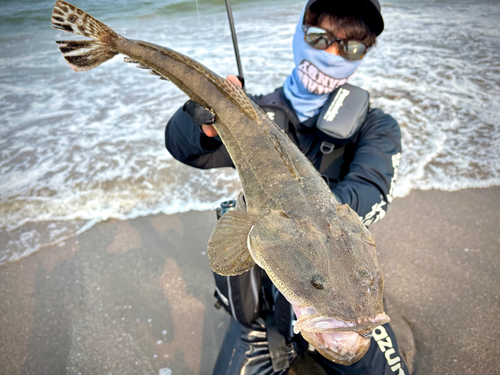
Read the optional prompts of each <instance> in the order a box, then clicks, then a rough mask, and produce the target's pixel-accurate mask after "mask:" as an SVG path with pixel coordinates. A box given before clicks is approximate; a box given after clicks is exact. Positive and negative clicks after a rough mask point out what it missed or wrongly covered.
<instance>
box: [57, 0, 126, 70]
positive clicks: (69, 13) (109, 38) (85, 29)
mask: <svg viewBox="0 0 500 375" xmlns="http://www.w3.org/2000/svg"><path fill="white" fill-rule="evenodd" d="M51 22H52V27H53V28H55V29H59V30H63V31H67V32H70V33H74V34H79V35H83V36H86V37H89V38H92V39H94V40H74V41H58V42H56V43H57V44H58V45H59V49H60V50H61V52H62V54H63V56H64V58H65V59H66V61H67V62H68V63H69V65H70V66H71V68H72V69H73V70H75V71H87V70H90V69H92V68H95V67H97V66H99V65H100V64H102V63H103V62H105V61H108V60H109V59H111V58H112V57H113V56H115V55H117V54H118V51H116V50H115V49H114V48H113V41H114V40H117V39H119V38H121V37H120V35H118V34H117V33H115V32H114V31H113V30H112V29H110V28H109V27H108V26H106V25H105V24H103V23H102V22H101V21H99V20H97V19H95V18H94V17H92V16H91V15H89V14H87V13H85V12H84V11H83V10H81V9H78V8H77V7H75V6H74V5H71V4H69V3H67V2H65V1H56V3H55V5H54V10H53V11H52V19H51Z"/></svg>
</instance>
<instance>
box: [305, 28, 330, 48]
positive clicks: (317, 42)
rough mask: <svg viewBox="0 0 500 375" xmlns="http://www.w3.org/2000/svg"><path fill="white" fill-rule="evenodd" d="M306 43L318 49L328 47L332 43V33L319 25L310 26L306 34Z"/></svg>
mask: <svg viewBox="0 0 500 375" xmlns="http://www.w3.org/2000/svg"><path fill="white" fill-rule="evenodd" d="M305 40H306V43H307V44H309V45H310V46H311V47H313V48H316V49H326V48H328V46H329V45H331V44H332V41H333V40H332V37H331V35H330V34H329V33H328V32H327V31H325V30H323V29H320V28H319V27H314V26H312V27H309V28H308V29H307V31H306V35H305Z"/></svg>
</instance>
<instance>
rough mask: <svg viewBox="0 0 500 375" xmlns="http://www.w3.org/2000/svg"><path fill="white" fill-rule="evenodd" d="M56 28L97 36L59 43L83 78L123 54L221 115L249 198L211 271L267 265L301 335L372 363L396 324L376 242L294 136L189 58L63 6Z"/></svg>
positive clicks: (220, 128)
mask: <svg viewBox="0 0 500 375" xmlns="http://www.w3.org/2000/svg"><path fill="white" fill-rule="evenodd" d="M51 21H52V24H53V27H54V28H56V29H60V30H64V31H68V32H72V33H75V34H80V35H83V36H86V37H90V38H92V39H93V40H85V41H59V42H57V44H59V49H60V50H61V52H62V54H63V55H64V58H65V59H66V61H67V62H68V63H69V65H70V66H71V67H72V68H73V69H74V70H75V71H86V70H89V69H92V68H95V67H97V66H99V65H100V64H102V63H103V62H105V61H107V60H109V59H111V58H112V57H113V56H115V55H117V54H120V53H121V54H123V55H126V56H128V57H126V58H125V61H127V62H133V63H136V64H138V65H139V67H142V68H148V69H150V70H151V71H152V72H153V73H154V74H157V75H159V76H160V77H162V78H165V79H168V80H170V81H171V82H173V83H174V84H175V85H176V86H178V87H179V88H180V89H181V90H182V91H184V92H185V93H186V94H187V95H188V96H189V97H190V98H191V100H193V101H195V102H197V103H199V104H200V105H202V106H204V107H205V108H207V109H210V110H211V111H213V113H214V114H215V116H216V122H215V124H214V127H215V129H216V130H217V132H218V133H219V135H220V137H221V139H222V141H223V142H224V144H225V145H226V148H227V150H228V152H229V154H230V156H231V159H232V160H233V162H234V165H235V166H236V168H237V170H238V173H239V177H240V179H241V183H242V186H243V192H244V199H243V197H242V195H240V197H239V198H238V203H237V209H236V210H234V211H229V212H227V213H226V214H224V216H223V217H222V218H221V219H220V221H219V223H218V224H217V226H216V228H215V229H214V231H213V233H212V235H211V237H210V240H209V244H208V256H209V259H210V267H211V268H212V270H214V271H215V272H217V273H219V274H221V275H238V274H241V273H243V272H245V271H248V270H249V269H250V268H251V267H253V266H254V265H255V264H257V265H259V266H260V267H262V268H263V269H264V270H265V271H266V272H267V274H268V275H269V277H270V278H271V280H272V282H273V283H274V285H276V287H277V288H278V289H279V291H280V292H281V293H282V294H283V295H284V296H285V297H286V299H287V300H288V301H289V302H290V303H291V304H292V306H293V309H294V311H295V314H296V316H297V317H298V320H297V323H296V324H295V326H294V332H295V333H296V334H298V333H299V332H301V334H302V336H303V337H304V338H305V339H306V340H307V341H308V342H309V343H311V344H312V345H313V346H314V347H315V348H316V349H317V350H318V352H320V353H321V354H322V355H323V356H325V357H326V358H328V359H330V360H332V361H334V362H336V363H339V364H343V365H350V364H352V363H354V362H356V361H358V360H359V359H360V358H361V357H363V355H364V354H365V353H366V351H367V350H368V347H369V345H370V340H369V337H370V332H371V331H372V330H373V329H374V328H375V327H376V326H378V325H381V324H384V323H387V322H388V321H389V318H388V316H387V315H386V314H385V313H384V309H383V303H382V293H383V286H384V278H383V275H382V271H381V268H380V265H379V263H378V260H377V256H376V250H375V243H374V241H373V239H372V237H371V235H370V233H369V232H368V230H367V229H366V228H365V227H364V225H363V224H362V222H361V220H360V218H359V216H358V215H357V214H356V213H355V212H354V211H353V210H352V209H351V208H349V206H348V205H347V204H344V205H341V204H340V203H339V202H338V201H337V200H336V198H335V196H334V195H333V194H332V192H331V191H330V189H329V187H328V186H327V184H326V183H325V181H324V180H323V179H322V178H321V176H320V174H319V173H318V171H317V170H316V169H315V168H314V166H313V165H312V164H311V163H310V162H309V160H308V159H307V158H306V157H305V156H304V155H303V154H302V153H301V152H300V151H299V149H298V148H297V147H296V146H295V145H294V144H293V143H292V142H291V141H290V140H289V138H288V137H287V136H286V135H285V134H284V133H283V132H282V131H281V130H280V129H279V128H278V127H277V126H276V124H274V123H273V122H272V121H271V120H270V119H269V118H268V117H267V116H266V114H265V113H264V112H263V111H262V110H260V108H259V107H258V106H257V105H256V104H254V103H253V102H252V101H251V100H250V99H249V98H248V97H247V96H246V95H245V94H244V92H243V91H242V90H241V89H240V88H239V87H237V86H236V85H235V84H233V83H232V82H230V81H228V80H226V79H224V78H221V77H219V76H218V75H217V74H215V73H213V72H212V71H210V70H209V69H207V68H206V67H204V66H203V65H201V64H199V63H198V62H196V61H194V60H192V59H190V58H189V57H186V56H184V55H182V54H180V53H178V52H175V51H173V50H171V49H168V48H165V47H161V46H157V45H154V44H151V43H147V42H143V41H139V40H131V39H126V38H124V37H122V36H121V35H118V34H117V33H115V32H114V31H113V30H111V29H110V28H109V27H108V26H106V25H104V24H103V23H101V22H100V21H98V20H96V19H95V18H93V17H92V16H90V15H88V14H86V13H85V12H83V11H82V10H80V9H78V8H76V7H75V6H73V5H71V4H68V3H66V2H64V1H57V2H56V3H55V6H54V10H53V13H52V20H51Z"/></svg>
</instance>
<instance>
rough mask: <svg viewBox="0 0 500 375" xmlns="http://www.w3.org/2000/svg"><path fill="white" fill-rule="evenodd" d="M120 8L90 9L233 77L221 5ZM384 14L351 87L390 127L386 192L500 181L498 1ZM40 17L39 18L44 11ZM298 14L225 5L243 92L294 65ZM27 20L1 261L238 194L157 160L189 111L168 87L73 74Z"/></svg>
mask: <svg viewBox="0 0 500 375" xmlns="http://www.w3.org/2000/svg"><path fill="white" fill-rule="evenodd" d="M44 4H45V3H44ZM89 4H90V3H89ZM89 4H87V3H85V1H83V2H82V3H81V4H80V3H79V5H80V6H82V8H83V9H85V6H86V5H88V6H89V7H90V5H89ZM131 4H132V3H130V4H129V3H127V4H125V5H124V8H123V10H121V12H122V13H121V14H120V13H117V10H116V7H115V8H113V9H110V7H109V6H108V5H106V4H102V5H100V6H99V7H97V6H95V5H92V7H91V8H92V13H93V15H95V16H97V17H98V18H99V19H101V20H103V21H104V22H106V23H108V24H109V25H110V26H111V27H113V28H114V29H115V30H116V31H117V32H119V33H121V34H123V35H125V36H127V37H130V38H135V39H143V40H147V41H150V42H153V43H157V44H160V45H165V46H169V47H171V48H173V49H175V50H178V51H180V52H182V53H184V54H186V55H188V56H191V57H193V58H194V59H196V60H198V61H200V62H202V63H204V64H205V65H206V66H208V67H209V68H211V69H212V70H214V71H215V72H217V73H218V74H220V75H221V76H226V75H228V74H234V73H235V72H236V71H237V69H236V64H235V59H234V54H233V47H232V44H231V37H230V32H229V28H228V23H227V15H226V13H225V9H224V7H223V5H221V4H217V5H213V4H205V3H203V2H200V3H199V7H200V15H201V23H198V22H196V20H197V13H196V4H195V3H194V2H192V3H191V5H190V4H188V3H186V2H180V1H167V2H166V3H165V4H164V5H162V6H160V5H158V4H154V3H139V2H138V3H137V6H136V7H134V6H133V4H132V5H131ZM390 5H391V6H385V5H384V6H383V14H384V17H385V21H386V30H385V31H384V33H383V34H382V36H381V38H380V40H379V45H378V47H376V48H375V49H374V50H373V51H372V52H370V53H369V54H368V55H367V57H366V59H365V61H363V63H362V65H361V67H360V69H359V70H358V73H357V74H356V75H355V77H354V79H353V80H352V83H353V84H357V85H359V86H361V87H363V88H365V89H367V90H368V91H369V92H370V94H371V101H372V107H377V108H381V109H382V110H384V111H385V112H387V113H390V114H391V115H392V116H393V117H394V118H395V119H396V120H397V121H398V122H399V123H400V125H401V130H402V136H403V153H402V158H401V164H400V170H399V174H398V175H399V181H397V185H396V189H395V195H396V196H399V197H401V196H404V195H406V194H408V193H409V192H410V191H411V190H412V189H415V188H418V189H442V190H457V189H463V188H469V187H488V186H493V185H499V184H500V165H499V160H500V139H499V138H500V131H499V117H498V113H500V95H499V94H500V87H499V86H500V85H499V83H500V70H499V62H498V61H497V57H496V55H495V53H494V51H498V50H499V47H500V29H498V27H497V20H498V18H499V16H500V10H499V8H500V7H499V5H498V4H496V3H495V2H494V1H484V2H474V3H462V4H454V5H453V6H448V5H447V4H446V2H440V3H434V2H425V6H423V5H422V3H419V6H412V5H411V4H408V3H406V2H401V1H399V0H391V1H390ZM35 6H36V7H42V8H43V7H44V6H46V7H47V9H46V13H48V14H50V10H49V8H50V6H51V4H49V3H47V4H45V5H43V4H41V3H40V4H39V3H37V4H36V5H35ZM301 6H302V1H291V0H281V1H277V2H272V3H268V2H264V1H259V2H255V1H252V2H242V3H236V4H233V12H234V18H235V23H236V30H237V32H238V41H239V44H240V54H241V56H242V65H243V69H244V73H245V78H246V81H247V89H248V91H249V92H251V93H255V94H259V93H267V92H271V91H272V90H274V88H276V87H279V86H280V85H282V83H283V81H284V80H285V78H286V76H287V75H288V74H289V73H290V72H291V70H292V69H293V55H292V49H291V41H292V36H293V31H294V29H295V23H296V22H297V20H298V15H299V12H300V9H301ZM1 7H4V8H1ZM190 7H191V8H190ZM0 9H2V12H3V14H9V12H7V11H6V9H7V8H5V5H0ZM37 9H38V8H37ZM7 10H8V9H7ZM171 11H172V12H174V13H171ZM15 12H17V10H16V11H15ZM15 12H14V13H15ZM15 14H17V13H15ZM12 17H14V16H12ZM106 17H108V18H106ZM16 19H18V18H16ZM193 20H195V22H193ZM207 20H209V22H207ZM277 20H279V22H277ZM28 21H29V20H27V21H26V24H20V25H19V26H16V27H12V28H9V29H8V30H7V29H5V33H4V34H5V35H7V37H2V38H1V39H0V50H1V51H2V52H1V55H0V99H1V100H0V123H1V125H2V126H1V127H0V135H1V137H0V173H1V176H2V178H1V180H0V212H1V213H2V215H1V216H0V248H1V250H0V264H1V263H4V262H6V261H9V260H15V259H19V258H20V257H22V256H25V255H28V254H30V253H32V252H33V251H36V250H37V249H39V248H41V247H43V246H47V245H48V244H53V243H57V242H58V241H59V242H60V241H65V240H66V239H68V238H71V237H72V236H75V235H76V234H78V233H81V232H83V231H85V230H87V229H88V228H89V227H91V226H92V225H94V224H95V223H97V222H99V221H102V220H106V219H109V218H118V219H129V218H134V217H138V216H143V215H148V214H156V213H176V212H184V211H188V210H206V209H212V207H213V205H214V203H215V202H218V201H221V200H224V199H227V198H234V197H235V196H236V195H237V193H238V191H239V188H240V185H239V182H238V176H237V173H236V172H235V171H234V170H230V169H222V170H210V171H201V170H196V169H193V168H190V167H187V166H185V165H182V164H180V163H178V162H177V161H175V160H174V159H173V158H172V157H171V156H170V155H169V154H168V152H167V151H166V150H165V148H164V142H163V133H164V126H165V123H166V121H167V119H168V118H169V117H170V116H171V115H172V114H173V113H174V112H175V111H176V110H177V108H179V107H180V106H181V105H182V103H183V102H184V101H185V100H186V96H185V95H184V94H182V93H181V92H180V91H179V90H178V89H177V88H176V87H175V86H173V85H172V84H171V83H168V82H164V81H160V80H158V79H157V78H156V77H154V76H150V75H148V74H145V72H144V71H143V70H141V69H137V68H135V67H134V66H133V65H132V64H124V63H123V62H122V57H116V58H114V59H113V60H112V61H110V62H107V63H106V64H105V65H103V66H102V67H99V68H97V69H95V70H92V71H90V72H85V73H78V74H77V73H74V72H73V71H72V70H71V69H70V68H69V67H68V66H67V65H66V64H65V62H64V60H63V58H62V57H61V54H60V52H59V51H58V49H57V46H56V45H55V43H54V42H53V41H54V40H56V39H57V40H61V39H63V40H64V39H80V38H81V37H78V36H74V35H70V34H67V33H61V32H59V31H56V30H51V29H50V28H48V27H47V26H46V25H47V24H46V22H45V20H44V22H43V23H42V21H41V20H40V24H39V25H40V27H38V26H37V28H36V30H35V29H33V30H30V29H29V27H30V26H28V25H31V23H29V24H28ZM30 22H31V21H30ZM193 25H194V26H193ZM2 27H4V26H2V25H0V28H2ZM2 30H4V29H2ZM4 34H2V35H4Z"/></svg>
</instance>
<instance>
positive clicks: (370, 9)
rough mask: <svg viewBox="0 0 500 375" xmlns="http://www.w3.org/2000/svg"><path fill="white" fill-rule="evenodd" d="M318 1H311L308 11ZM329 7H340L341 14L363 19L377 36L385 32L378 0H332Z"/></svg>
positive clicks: (308, 4)
mask: <svg viewBox="0 0 500 375" xmlns="http://www.w3.org/2000/svg"><path fill="white" fill-rule="evenodd" d="M317 1H319V0H309V1H308V3H307V5H306V9H307V8H309V7H310V6H311V5H312V4H314V3H315V2H317ZM329 5H331V6H335V7H338V10H339V13H340V14H343V15H349V16H356V17H359V18H361V19H362V20H363V21H364V22H365V23H366V24H367V25H368V27H369V28H370V29H371V30H372V31H373V32H374V33H375V34H376V35H377V36H378V35H380V34H381V33H382V31H383V30H384V19H383V18H382V14H381V13H380V3H379V2H378V0H330V1H329Z"/></svg>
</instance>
